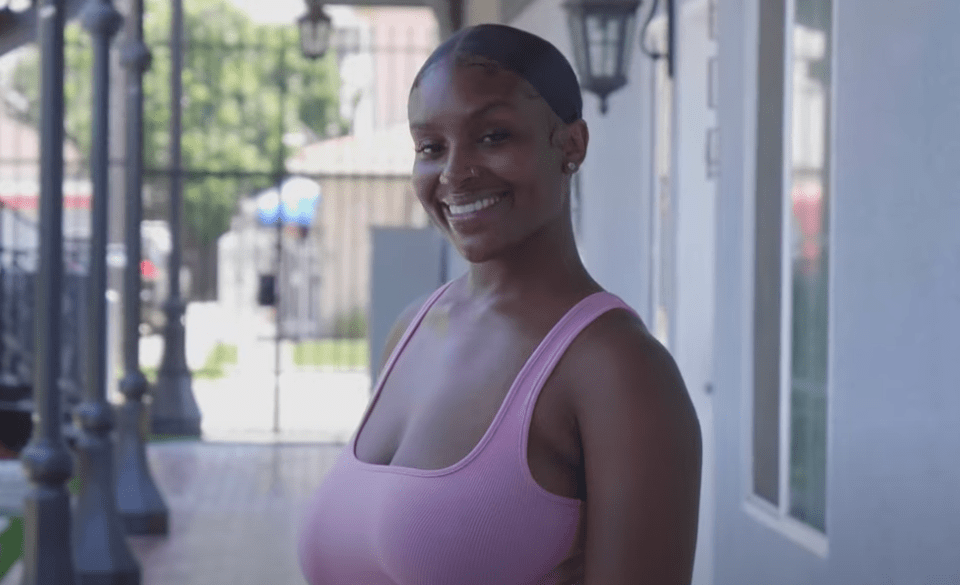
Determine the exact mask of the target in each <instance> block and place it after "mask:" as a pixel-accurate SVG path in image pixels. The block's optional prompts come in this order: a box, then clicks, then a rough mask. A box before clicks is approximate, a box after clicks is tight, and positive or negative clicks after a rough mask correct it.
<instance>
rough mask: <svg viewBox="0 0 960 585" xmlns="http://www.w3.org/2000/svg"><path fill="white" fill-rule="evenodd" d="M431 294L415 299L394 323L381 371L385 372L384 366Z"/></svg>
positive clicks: (385, 348) (381, 361)
mask: <svg viewBox="0 0 960 585" xmlns="http://www.w3.org/2000/svg"><path fill="white" fill-rule="evenodd" d="M431 294H432V293H426V294H423V295H421V296H419V297H417V298H416V299H414V300H413V301H412V302H411V303H410V304H409V305H407V306H406V307H405V308H404V309H403V311H401V312H400V315H399V316H398V317H397V320H396V321H394V323H393V327H391V328H390V333H388V334H387V341H386V343H385V344H384V346H383V354H382V355H381V356H380V371H383V366H385V365H386V364H387V360H389V359H390V354H392V353H393V350H394V348H396V347H397V344H398V343H400V340H401V339H402V338H403V334H404V333H406V331H407V329H408V328H409V327H410V323H412V322H413V319H414V317H416V316H417V312H418V311H420V308H421V307H423V305H424V303H426V302H427V300H428V299H429V298H430V295H431Z"/></svg>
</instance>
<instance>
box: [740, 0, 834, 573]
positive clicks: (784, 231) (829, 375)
mask: <svg viewBox="0 0 960 585" xmlns="http://www.w3.org/2000/svg"><path fill="white" fill-rule="evenodd" d="M760 1H766V0H758V2H760ZM780 1H781V2H783V6H784V21H783V27H784V35H783V64H782V65H783V72H784V74H783V87H782V88H781V89H782V91H783V104H782V107H783V110H782V118H781V127H780V139H781V146H782V151H781V152H782V154H781V168H780V171H781V181H780V187H781V188H780V195H781V210H780V211H781V222H782V223H781V233H780V275H779V276H780V307H779V309H780V311H779V313H780V322H779V344H780V347H779V353H780V356H779V357H780V362H779V372H778V373H779V388H778V396H779V405H778V406H779V412H778V413H777V415H778V437H779V445H778V453H779V456H778V461H777V464H778V470H777V472H778V477H777V484H778V494H777V500H778V502H777V504H773V503H772V502H770V501H768V500H767V499H765V498H764V497H762V496H760V495H758V494H756V493H755V477H754V453H755V451H754V420H755V419H754V415H755V412H754V394H755V384H754V363H755V359H756V358H755V346H754V342H755V329H754V317H755V313H754V311H755V309H756V303H755V297H754V295H755V288H754V287H755V283H756V265H755V260H754V259H755V254H756V250H757V238H756V235H757V234H756V197H757V182H756V179H757V168H756V166H757V161H756V160H755V158H754V157H746V158H748V159H750V160H748V161H747V163H746V164H745V165H744V166H745V169H744V170H745V174H744V177H746V178H748V179H752V180H748V181H747V182H746V183H745V189H744V199H743V201H744V206H743V208H744V209H743V211H744V216H743V217H744V226H745V229H744V240H743V244H744V246H743V251H744V258H743V265H744V267H745V268H746V270H744V271H743V275H744V277H743V281H742V285H743V287H744V291H746V292H747V294H744V295H742V298H743V299H744V300H743V303H744V304H743V306H742V309H743V312H742V314H743V315H744V328H743V345H742V347H743V348H744V349H745V351H744V352H743V359H742V366H743V372H744V373H745V374H746V376H745V381H746V383H745V384H744V385H743V392H742V395H741V405H742V406H743V408H742V410H741V411H742V412H744V413H746V414H747V416H745V417H744V418H743V421H744V424H742V425H741V445H742V446H743V448H742V453H741V455H742V457H741V462H742V476H741V481H742V509H743V511H744V512H745V513H746V514H747V515H748V516H749V517H750V518H752V519H753V520H754V521H756V522H757V523H759V524H761V525H763V526H765V527H767V528H769V529H771V530H774V531H776V532H778V533H779V534H781V535H783V536H785V537H787V538H788V539H789V540H791V541H793V542H794V543H796V544H798V545H800V546H801V547H803V548H804V549H806V550H808V551H810V552H812V553H813V554H815V555H816V556H818V557H821V558H827V556H828V554H829V538H828V535H829V533H830V508H829V506H826V509H825V511H824V514H825V531H823V532H822V531H820V530H818V529H817V528H814V527H812V526H810V525H809V524H807V523H805V522H803V521H801V520H798V519H796V518H794V517H793V516H791V514H790V448H791V428H790V421H791V389H792V376H791V374H792V372H791V355H792V310H793V286H792V282H793V280H792V278H793V274H792V256H791V238H792V237H793V235H794V234H793V232H792V230H793V227H792V225H791V224H792V200H791V193H792V186H793V171H794V167H793V152H792V151H793V144H792V124H793V66H794V56H793V49H794V48H793V45H794V42H793V36H792V34H793V33H792V31H793V30H794V24H795V19H796V0H780ZM838 3H839V2H838V0H832V1H831V6H830V8H831V12H832V16H831V18H832V21H831V30H830V33H829V34H830V36H831V43H830V46H831V53H830V65H831V67H830V88H829V91H828V92H827V95H826V96H825V99H826V100H827V101H828V102H829V103H830V105H831V107H830V110H829V111H830V119H829V120H827V125H828V132H827V139H828V140H829V141H830V144H831V147H830V148H829V151H828V155H827V156H828V161H827V167H828V169H829V172H828V173H827V176H826V177H825V180H824V183H825V185H826V187H827V188H826V191H827V193H828V194H829V195H828V198H827V216H828V217H829V218H830V221H828V224H827V231H826V237H827V240H828V241H829V242H831V243H832V242H834V241H835V238H834V229H835V222H834V221H832V220H833V217H834V214H833V209H834V201H835V199H836V198H835V197H834V194H835V193H836V190H835V188H836V176H837V173H836V169H837V167H836V165H835V162H836V150H837V149H836V148H835V145H836V136H837V132H836V130H837V116H836V108H835V105H836V103H837V101H836V97H837V83H836V82H837V54H838V51H837V43H836V41H837V38H838V35H837V30H838V28H839V27H838V21H837V13H838V6H837V5H838ZM749 14H750V17H749V18H748V19H745V26H746V27H747V30H748V34H747V35H746V42H747V45H746V46H748V47H750V48H751V50H749V51H747V52H746V55H745V58H746V61H747V62H746V63H745V66H746V70H747V71H752V72H754V74H752V75H749V76H748V77H747V79H748V80H749V81H748V84H747V87H745V92H746V95H747V96H748V97H747V99H745V110H744V111H745V112H746V116H745V130H746V133H745V138H746V141H745V143H746V146H747V147H748V149H747V150H746V151H747V152H753V153H756V152H757V146H758V145H757V138H758V137H757V130H758V120H757V116H758V112H759V110H758V107H759V106H761V105H763V102H762V101H761V99H760V97H759V87H758V79H757V78H758V75H757V74H756V72H758V58H759V34H760V28H759V27H760V25H761V20H760V6H759V3H757V4H755V5H754V6H753V10H751V11H750V12H749ZM828 250H830V251H831V252H832V251H833V246H832V245H830V246H828ZM835 266H836V262H833V261H830V262H828V266H827V279H828V285H827V286H828V293H827V294H828V302H827V330H826V335H827V340H826V346H827V350H826V351H827V356H828V363H829V356H832V355H834V353H833V335H832V331H833V324H834V322H835V321H834V303H832V302H830V300H829V299H830V298H831V297H832V295H831V294H830V291H831V290H832V288H833V283H834V273H835ZM833 372H834V368H832V367H829V366H828V367H827V372H826V389H825V392H826V404H827V407H826V421H825V423H826V451H827V461H828V465H827V469H826V470H825V478H824V480H825V484H826V490H827V496H828V498H829V486H830V483H831V482H830V467H829V461H830V456H829V455H830V453H831V452H832V448H831V446H832V437H833V433H832V432H831V430H832V429H833V424H832V419H833V408H832V400H831V398H832V388H833Z"/></svg>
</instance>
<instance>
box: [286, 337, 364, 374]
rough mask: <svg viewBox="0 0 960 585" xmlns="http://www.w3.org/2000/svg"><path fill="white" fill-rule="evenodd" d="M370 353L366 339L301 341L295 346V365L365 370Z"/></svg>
mask: <svg viewBox="0 0 960 585" xmlns="http://www.w3.org/2000/svg"><path fill="white" fill-rule="evenodd" d="M368 352H369V345H368V343H367V340H366V339H320V340H316V341H301V342H299V343H297V344H295V345H294V346H293V363H294V365H297V366H317V367H319V366H328V367H336V368H365V367H367V365H368V355H369V353H368Z"/></svg>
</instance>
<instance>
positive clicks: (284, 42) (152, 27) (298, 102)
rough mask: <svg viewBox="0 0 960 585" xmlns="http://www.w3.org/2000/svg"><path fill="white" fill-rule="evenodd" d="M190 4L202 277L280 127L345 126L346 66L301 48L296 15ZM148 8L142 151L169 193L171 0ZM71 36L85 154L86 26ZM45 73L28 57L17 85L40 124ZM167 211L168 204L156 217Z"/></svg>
mask: <svg viewBox="0 0 960 585" xmlns="http://www.w3.org/2000/svg"><path fill="white" fill-rule="evenodd" d="M184 6H185V14H184V45H185V51H184V71H183V101H182V107H183V110H182V125H183V131H182V138H181V141H182V167H183V169H184V170H185V172H186V175H185V177H184V191H183V195H184V210H183V220H184V236H185V243H186V247H187V250H186V252H188V254H187V256H185V259H187V260H188V261H189V252H190V251H191V248H192V249H193V252H194V253H195V255H197V254H198V255H199V256H200V257H206V258H207V261H205V262H201V266H198V267H196V268H199V270H196V269H195V271H194V272H195V277H196V276H202V274H201V275H197V274H196V273H197V272H201V273H204V272H211V273H212V272H214V271H213V270H210V269H211V268H212V266H211V265H210V262H209V259H210V258H211V256H213V257H215V251H216V250H215V248H216V240H217V238H218V237H219V236H220V235H221V234H223V233H224V232H226V231H227V229H229V225H230V218H231V216H232V215H233V213H234V212H235V210H236V205H237V201H238V199H239V198H240V197H242V196H245V195H249V194H251V193H253V192H255V191H257V190H259V189H263V188H265V187H267V186H269V185H270V184H272V183H273V182H274V181H275V180H276V176H277V174H278V173H279V172H280V170H281V164H282V161H283V160H284V159H285V158H286V157H287V156H288V154H289V152H288V147H286V146H284V144H283V136H284V135H285V134H288V133H293V132H307V133H309V134H312V135H314V136H329V135H340V134H343V133H345V132H346V130H347V128H348V127H349V126H348V123H347V122H346V121H345V120H343V119H342V118H341V117H340V115H339V101H338V94H339V84H340V76H339V71H338V68H337V61H336V56H335V52H334V51H330V52H328V53H327V55H326V56H325V57H324V58H323V59H320V60H318V61H311V60H307V59H305V58H304V57H303V56H302V55H301V54H300V50H299V43H298V39H297V31H296V26H295V25H294V24H293V23H291V24H290V25H288V26H280V25H263V24H258V23H255V22H253V21H251V20H250V19H249V18H248V17H247V15H246V14H245V13H243V12H242V11H240V10H238V9H236V8H235V7H234V6H233V5H232V4H231V3H230V2H228V1H227V0H188V1H186V2H184ZM145 8H146V9H145V13H146V16H145V20H144V36H145V38H146V41H147V44H148V45H149V46H150V49H151V52H152V54H153V64H152V67H151V69H150V70H149V71H148V72H147V74H146V75H145V77H144V102H145V105H144V110H145V111H144V159H145V167H146V169H147V174H148V176H147V184H148V189H150V188H151V187H152V188H153V190H154V191H155V192H156V193H157V194H158V195H159V198H160V199H163V200H165V199H166V188H165V186H166V184H167V183H166V180H167V175H168V171H169V168H170V160H169V145H170V103H171V101H170V100H171V93H170V72H171V69H170V66H171V63H170V23H171V13H170V2H169V0H146V7H145ZM66 41H67V51H66V64H67V67H66V72H65V75H66V79H65V85H66V132H67V135H68V137H70V138H71V139H72V140H73V141H74V142H75V143H76V144H77V146H78V147H79V150H80V151H81V152H82V153H83V154H84V155H87V154H88V153H89V152H90V129H91V114H90V104H91V96H92V73H91V67H92V63H93V57H92V53H91V49H90V37H89V35H88V34H87V32H86V31H84V30H83V29H82V27H81V26H80V24H79V23H78V22H73V23H70V24H69V25H68V27H67V30H66ZM122 43H123V35H122V34H121V35H118V37H117V39H116V41H115V44H114V47H115V48H121V47H122ZM38 72H39V63H38V60H37V58H36V56H34V57H33V58H29V59H24V60H23V61H22V62H21V63H20V64H19V65H18V67H17V69H16V70H15V71H14V75H13V84H14V88H15V89H17V90H18V91H19V92H20V93H21V94H23V95H24V96H25V97H26V98H27V100H28V102H29V104H30V106H29V110H28V111H27V112H25V114H24V118H25V121H28V122H30V123H33V124H36V123H37V120H38V118H39V95H38V88H37V83H36V80H37V76H38ZM111 107H123V104H112V106H111ZM152 211H153V212H154V213H158V212H160V211H162V210H160V209H153V210H152ZM150 212H151V209H150V208H149V205H148V210H147V213H148V214H149V213H150ZM165 217H166V215H165V212H162V213H161V215H160V218H165ZM204 265H205V268H206V269H204ZM209 276H212V275H209ZM194 281H195V283H196V281H197V279H196V278H195V279H194ZM211 282H212V281H211ZM197 284H199V283H197ZM208 287H209V285H208ZM208 287H207V288H208ZM195 288H196V287H195ZM201 288H205V287H203V286H201ZM206 292H207V293H209V292H211V291H209V290H208V291H206Z"/></svg>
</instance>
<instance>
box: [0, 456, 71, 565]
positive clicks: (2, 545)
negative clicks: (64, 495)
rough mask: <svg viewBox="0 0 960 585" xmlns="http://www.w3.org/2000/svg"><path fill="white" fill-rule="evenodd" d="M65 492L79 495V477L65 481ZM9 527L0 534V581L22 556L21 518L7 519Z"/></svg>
mask: <svg viewBox="0 0 960 585" xmlns="http://www.w3.org/2000/svg"><path fill="white" fill-rule="evenodd" d="M67 490H68V491H69V492H70V494H71V495H73V496H75V495H77V494H79V493H80V476H79V475H74V476H73V477H71V478H70V480H69V481H67ZM9 520H10V526H8V527H7V529H6V530H4V531H3V533H2V534H0V579H3V577H4V576H5V575H6V574H7V572H8V571H9V570H10V567H12V566H13V564H14V563H16V562H17V561H18V560H19V559H20V557H22V556H23V518H22V517H20V516H13V517H11V518H9Z"/></svg>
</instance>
